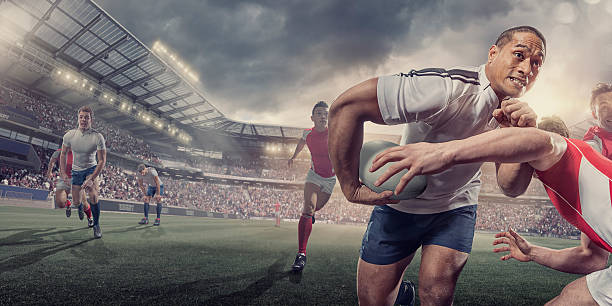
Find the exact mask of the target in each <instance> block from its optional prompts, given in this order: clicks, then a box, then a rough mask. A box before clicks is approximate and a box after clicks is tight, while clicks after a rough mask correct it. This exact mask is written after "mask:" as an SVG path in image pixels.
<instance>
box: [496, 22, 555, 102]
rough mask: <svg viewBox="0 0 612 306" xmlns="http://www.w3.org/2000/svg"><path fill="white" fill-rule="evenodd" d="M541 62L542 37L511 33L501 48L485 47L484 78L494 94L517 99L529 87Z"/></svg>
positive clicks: (531, 34)
mask: <svg viewBox="0 0 612 306" xmlns="http://www.w3.org/2000/svg"><path fill="white" fill-rule="evenodd" d="M543 62H544V47H543V44H542V40H541V39H540V38H539V37H538V36H537V35H535V34H533V33H529V32H519V33H514V36H513V37H512V40H511V41H509V42H508V43H506V44H505V45H504V46H503V47H502V48H501V49H500V48H498V47H497V46H492V47H491V49H489V59H488V64H489V65H490V69H489V72H490V74H491V75H487V77H488V78H489V81H490V82H491V87H492V88H493V90H494V91H495V93H496V94H497V96H499V97H512V98H518V97H520V96H522V95H523V94H524V93H525V92H526V91H528V90H529V89H531V87H533V84H534V83H535V81H536V78H537V76H538V73H539V72H540V67H541V66H542V63H543Z"/></svg>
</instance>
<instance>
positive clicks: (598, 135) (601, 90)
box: [582, 83, 612, 159]
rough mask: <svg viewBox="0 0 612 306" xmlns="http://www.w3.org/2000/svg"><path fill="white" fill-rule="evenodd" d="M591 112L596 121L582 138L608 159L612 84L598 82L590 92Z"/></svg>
mask: <svg viewBox="0 0 612 306" xmlns="http://www.w3.org/2000/svg"><path fill="white" fill-rule="evenodd" d="M591 113H592V114H593V118H594V119H595V121H596V122H597V125H596V126H592V127H590V128H589V129H588V131H587V132H586V134H585V135H584V138H583V139H582V140H584V141H586V142H587V143H588V144H589V145H590V146H591V147H593V148H594V149H595V150H597V151H598V152H599V153H601V154H602V155H603V156H605V157H607V158H608V159H612V84H606V83H599V84H597V85H596V86H595V88H593V90H592V93H591Z"/></svg>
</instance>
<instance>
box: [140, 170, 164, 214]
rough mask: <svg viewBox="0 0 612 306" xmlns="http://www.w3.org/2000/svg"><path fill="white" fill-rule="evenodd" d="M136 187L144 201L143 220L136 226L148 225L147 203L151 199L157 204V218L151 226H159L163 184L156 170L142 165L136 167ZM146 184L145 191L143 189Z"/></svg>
mask: <svg viewBox="0 0 612 306" xmlns="http://www.w3.org/2000/svg"><path fill="white" fill-rule="evenodd" d="M137 180H138V187H140V190H141V191H142V194H143V195H144V196H143V201H144V218H142V220H140V222H138V224H149V203H150V202H151V198H153V199H155V203H157V218H155V222H154V223H153V225H155V226H159V225H160V223H161V221H160V217H161V212H162V197H161V196H162V195H164V184H163V183H162V182H161V180H160V179H159V175H158V174H157V170H155V168H153V167H147V166H145V165H144V164H140V165H138V179H137ZM145 184H146V187H147V188H146V189H145Z"/></svg>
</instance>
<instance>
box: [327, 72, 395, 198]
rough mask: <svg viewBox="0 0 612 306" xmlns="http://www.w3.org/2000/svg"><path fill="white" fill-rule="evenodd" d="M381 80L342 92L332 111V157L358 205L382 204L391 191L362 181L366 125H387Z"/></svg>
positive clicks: (344, 186)
mask: <svg viewBox="0 0 612 306" xmlns="http://www.w3.org/2000/svg"><path fill="white" fill-rule="evenodd" d="M377 82H378V79H377V78H373V79H370V80H367V81H365V82H362V83H360V84H357V85H355V86H354V87H352V88H350V89H348V90H347V91H345V92H344V93H342V94H341V95H340V96H339V97H338V98H337V99H336V100H335V101H334V102H333V104H332V105H331V108H330V109H329V139H328V144H329V157H330V159H331V162H332V165H333V167H334V170H335V171H336V176H337V178H338V181H339V182H340V187H341V189H342V192H343V193H344V196H345V197H346V199H347V200H349V201H351V202H354V203H362V204H373V205H382V204H388V203H397V202H398V201H393V200H390V199H389V197H390V196H392V195H393V193H392V192H391V191H384V192H382V193H380V194H378V193H376V192H374V191H372V190H371V189H369V188H368V187H366V186H365V185H363V184H361V182H360V181H359V153H360V150H361V144H362V143H363V123H364V122H366V121H372V122H374V123H378V124H385V122H384V120H383V118H382V115H381V113H380V110H379V108H378V100H377V96H376V91H377V89H376V86H377Z"/></svg>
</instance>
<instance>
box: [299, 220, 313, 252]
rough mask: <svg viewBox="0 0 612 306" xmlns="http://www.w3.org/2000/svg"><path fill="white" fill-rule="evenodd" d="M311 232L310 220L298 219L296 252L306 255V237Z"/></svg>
mask: <svg viewBox="0 0 612 306" xmlns="http://www.w3.org/2000/svg"><path fill="white" fill-rule="evenodd" d="M310 232H312V218H310V217H304V216H301V217H300V222H299V223H298V252H299V253H304V254H306V245H307V244H308V237H310Z"/></svg>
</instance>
